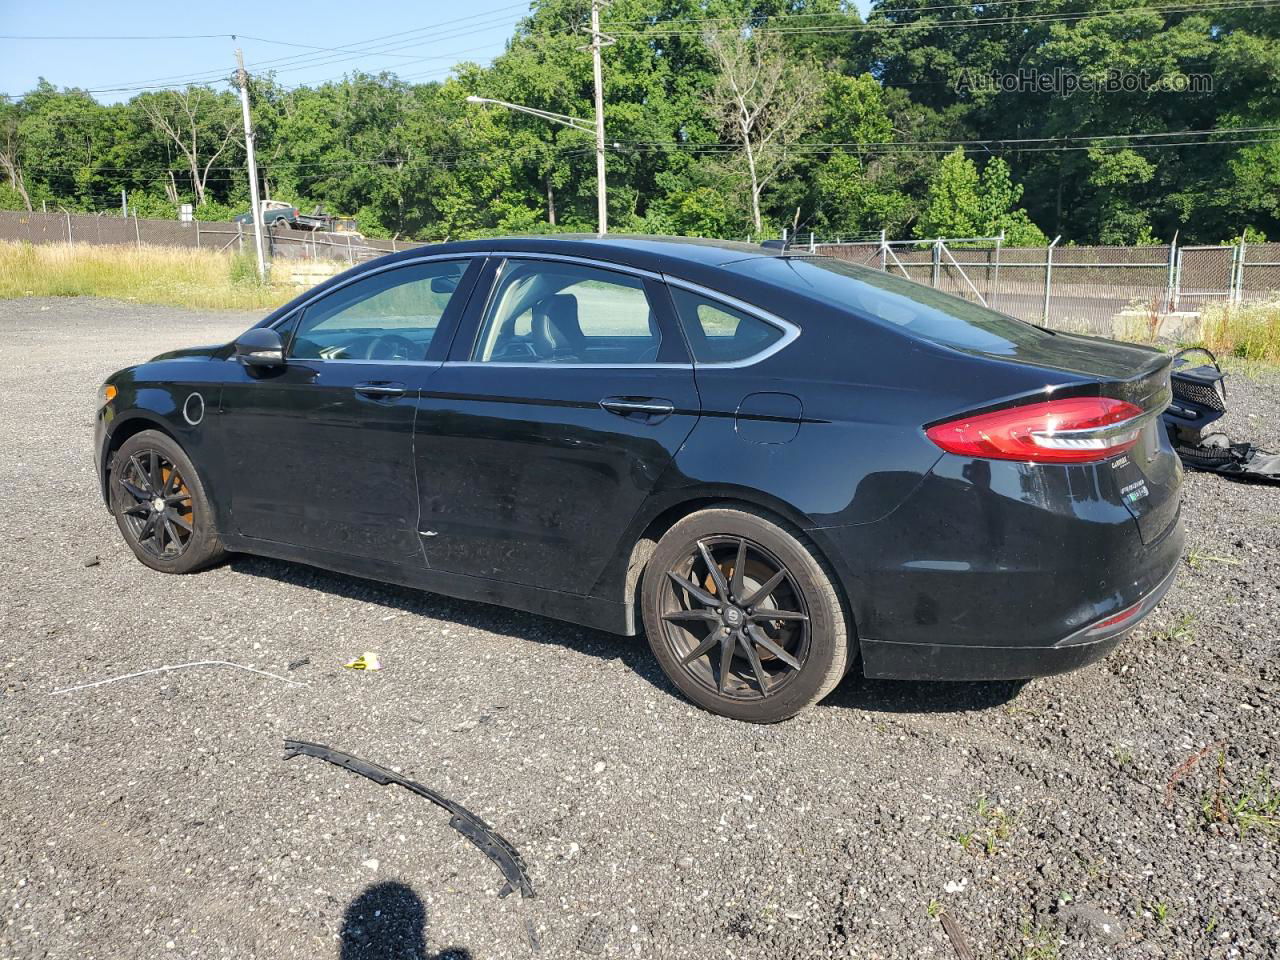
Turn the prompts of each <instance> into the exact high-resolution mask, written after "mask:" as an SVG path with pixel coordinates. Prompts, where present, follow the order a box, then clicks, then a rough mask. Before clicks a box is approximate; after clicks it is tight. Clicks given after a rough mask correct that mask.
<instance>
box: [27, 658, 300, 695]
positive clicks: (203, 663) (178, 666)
mask: <svg viewBox="0 0 1280 960" xmlns="http://www.w3.org/2000/svg"><path fill="white" fill-rule="evenodd" d="M188 667H235V669H237V670H246V671H248V672H249V673H256V674H258V675H259V676H262V677H270V678H271V679H272V680H279V681H281V682H283V683H288V684H292V685H293V686H295V687H305V686H306V683H304V682H303V681H301V680H290V679H289V678H288V677H282V676H280V675H279V674H278V673H268V672H267V671H266V670H258V669H256V668H254V667H246V666H245V665H244V664H242V663H231V662H230V661H228V660H195V661H192V662H191V663H175V664H173V665H172V666H168V667H154V668H152V669H150V670H139V671H138V672H137V673H126V674H124V675H123V676H119V677H109V678H108V679H106V680H95V681H94V682H93V683H81V684H78V685H77V686H74V687H62V688H60V689H58V690H50V691H49V695H50V696H53V694H55V693H71V692H73V691H75V690H87V689H89V688H90V687H101V686H103V685H104V684H108V683H116V682H118V681H120V680H132V679H133V678H135V677H145V676H147V675H148V674H152V673H166V672H168V671H170V670H185V669H187V668H188Z"/></svg>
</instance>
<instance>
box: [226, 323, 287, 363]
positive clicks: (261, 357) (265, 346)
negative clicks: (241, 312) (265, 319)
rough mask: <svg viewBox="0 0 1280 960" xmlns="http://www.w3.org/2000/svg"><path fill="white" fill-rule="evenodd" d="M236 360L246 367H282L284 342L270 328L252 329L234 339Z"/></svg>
mask: <svg viewBox="0 0 1280 960" xmlns="http://www.w3.org/2000/svg"><path fill="white" fill-rule="evenodd" d="M235 348H236V358H237V359H238V360H239V361H240V362H241V363H243V364H244V365H245V366H246V367H282V366H284V342H283V341H282V340H281V339H280V334H279V333H277V332H276V331H275V330H272V329H271V328H270V327H254V328H253V329H252V330H246V331H245V332H244V333H242V334H240V336H238V337H237V338H236V342H235Z"/></svg>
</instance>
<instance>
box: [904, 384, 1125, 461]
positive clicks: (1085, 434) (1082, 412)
mask: <svg viewBox="0 0 1280 960" xmlns="http://www.w3.org/2000/svg"><path fill="white" fill-rule="evenodd" d="M1142 416H1143V413H1142V410H1141V409H1140V408H1139V407H1136V406H1134V405H1133V404H1132V403H1126V402H1125V401H1123V400H1115V399H1112V398H1111V397H1064V398H1063V399H1061V400H1048V401H1045V402H1044V403H1030V404H1027V405H1026V406H1022V407H1008V408H1006V409H1004V410H996V411H995V412H993V413H981V414H977V415H975V416H972V417H961V418H960V419H959V420H951V421H949V422H947V423H940V424H938V425H937V426H935V427H930V428H929V429H928V430H927V431H926V433H927V434H928V436H929V439H930V440H932V441H933V442H934V443H936V444H937V445H938V446H940V447H941V448H942V449H943V450H946V451H947V452H948V453H958V454H960V455H961V456H966V457H985V458H987V459H991V460H1022V461H1028V462H1031V463H1089V462H1092V461H1095V460H1105V459H1107V458H1108V457H1113V456H1115V455H1116V454H1118V453H1123V452H1124V451H1125V450H1128V449H1129V448H1130V447H1132V446H1133V445H1134V444H1135V443H1137V442H1138V434H1139V433H1140V432H1141V430H1142V423H1141V422H1140V421H1139V418H1141V417H1142Z"/></svg>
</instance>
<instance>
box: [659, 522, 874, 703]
mask: <svg viewBox="0 0 1280 960" xmlns="http://www.w3.org/2000/svg"><path fill="white" fill-rule="evenodd" d="M704 551H705V553H704ZM740 551H741V552H740ZM708 557H710V558H711V560H712V561H713V562H714V563H715V565H716V567H717V568H718V573H719V578H718V579H717V577H716V574H715V573H714V572H713V571H712V569H711V567H710V565H708V563H707V558H708ZM740 558H745V560H744V562H743V563H742V564H741V566H742V568H743V570H742V578H741V580H739V579H738V578H737V572H736V569H735V568H736V567H737V566H738V560H739V559H740ZM779 571H781V573H780V574H779ZM779 576H780V579H778V580H777V582H776V583H777V585H776V586H774V587H773V589H772V591H771V592H769V593H767V594H762V592H761V590H762V588H767V587H768V586H769V585H770V583H772V582H774V581H775V578H777V577H779ZM677 577H678V578H680V580H681V581H683V583H682V584H678V583H677V580H676V578H677ZM721 588H723V591H722V589H721ZM725 594H727V595H728V596H729V598H730V600H731V602H730V603H728V604H724V603H723V602H722V601H721V597H723V596H724V595H725ZM699 595H700V598H699ZM641 608H642V613H643V617H644V626H645V633H646V634H647V636H648V638H649V646H650V648H651V649H652V650H653V653H654V656H655V657H657V658H658V663H659V664H660V665H661V666H662V669H663V672H665V673H666V675H667V676H668V677H669V678H670V680H671V682H672V683H674V684H675V685H676V687H677V688H678V689H679V690H680V692H681V693H683V694H684V695H685V696H686V697H688V698H689V699H690V700H692V701H693V702H694V703H696V704H697V705H698V706H700V707H702V708H703V709H704V710H709V711H711V712H712V713H718V714H720V715H721V716H725V717H732V718H733V719H735V720H745V721H747V722H750V723H777V722H778V721H780V720H787V719H789V718H791V717H793V716H795V715H796V714H797V713H799V712H800V711H801V710H803V709H804V708H805V707H807V706H809V705H810V704H813V703H816V702H817V701H819V700H821V699H822V698H823V697H825V696H826V695H827V694H828V693H830V692H831V691H832V690H833V689H834V688H835V686H836V684H838V683H839V682H840V680H841V679H842V678H843V677H844V675H845V673H846V672H847V670H848V668H849V667H850V665H851V664H852V663H853V660H854V658H855V651H856V647H855V646H854V644H855V643H856V640H855V639H853V631H852V630H851V629H850V625H849V624H848V622H847V618H846V615H845V611H844V605H843V604H842V603H841V600H840V594H839V592H838V590H837V589H836V586H835V582H834V578H833V576H832V574H831V573H830V572H829V570H828V569H827V567H826V565H825V564H824V563H823V562H822V560H821V559H820V558H819V557H818V554H817V552H816V550H815V549H814V547H813V545H812V543H811V541H810V540H809V539H808V537H806V536H805V535H804V533H802V532H801V531H800V530H799V529H797V528H796V527H794V526H792V525H791V524H789V523H786V522H785V521H781V520H778V519H775V518H773V517H770V516H768V515H766V514H764V513H762V512H757V511H754V510H751V509H750V508H745V507H717V508H713V509H708V510H701V511H699V512H697V513H693V514H690V515H689V516H687V517H685V518H684V519H683V520H681V521H679V522H678V523H676V524H675V525H674V526H673V527H672V528H671V529H670V530H668V531H667V532H666V534H665V535H664V536H663V537H662V539H661V540H660V541H658V545H657V547H656V548H655V550H654V552H653V555H652V557H650V558H649V562H648V563H647V564H646V565H645V572H644V576H643V580H642V583H641ZM783 612H786V613H788V614H789V616H787V617H786V618H778V619H775V618H771V617H770V616H769V614H770V613H778V614H779V615H781V614H782V613H783ZM761 637H763V640H761V639H760V638H761ZM765 641H768V643H766V642H765ZM726 647H728V648H729V649H730V653H728V654H726V652H725V651H726ZM704 650H705V652H704V653H701V654H700V651H704ZM784 655H785V656H784ZM726 657H728V660H726ZM786 657H789V658H790V659H789V660H787V659H786ZM726 662H727V663H728V664H729V669H728V670H727V671H726V670H724V669H723V668H724V665H725V663H726Z"/></svg>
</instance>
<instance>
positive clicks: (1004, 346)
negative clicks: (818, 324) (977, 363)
mask: <svg viewBox="0 0 1280 960" xmlns="http://www.w3.org/2000/svg"><path fill="white" fill-rule="evenodd" d="M744 268H745V269H749V270H750V272H751V273H752V274H753V275H754V276H757V277H759V278H760V279H762V280H767V281H769V282H771V283H775V284H777V285H778V286H781V287H785V288H786V289H788V290H793V291H795V292H796V293H800V294H803V295H805V296H809V297H816V298H818V299H820V300H825V301H826V302H828V303H831V304H833V305H835V306H838V307H847V308H848V309H850V310H854V311H857V312H858V313H861V314H863V315H865V316H868V317H872V318H874V319H876V320H879V321H881V322H883V323H885V324H887V325H889V326H893V327H898V328H900V329H902V330H904V331H906V332H908V333H910V334H912V335H914V336H917V337H920V338H922V339H925V340H932V341H933V342H935V343H941V344H945V345H947V346H951V347H960V348H962V349H970V350H979V351H982V352H984V353H994V354H1012V353H1014V352H1015V350H1016V348H1017V346H1018V345H1019V344H1025V343H1034V342H1037V341H1039V340H1043V339H1044V338H1045V337H1051V336H1053V334H1052V333H1049V332H1047V331H1045V330H1041V329H1040V328H1039V327H1033V326H1032V325H1031V324H1029V323H1023V322H1022V321H1021V320H1015V319H1014V318H1013V317H1010V316H1006V315H1005V314H1003V313H997V312H996V311H994V310H988V309H987V308H986V307H983V306H979V305H978V304H976V303H970V302H969V301H967V300H962V299H960V298H959V297H953V296H950V295H949V294H945V293H941V292H939V291H937V290H933V289H931V288H929V287H926V286H923V285H922V284H919V283H915V282H913V281H911V280H907V279H905V278H903V277H896V276H893V275H892V274H888V273H881V272H880V271H879V270H872V269H870V268H868V267H860V266H856V265H855V264H852V263H846V262H844V261H842V260H834V259H830V258H827V257H819V258H813V259H809V258H805V259H800V258H798V257H758V258H756V259H754V260H751V261H748V262H747V263H745V264H744Z"/></svg>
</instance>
